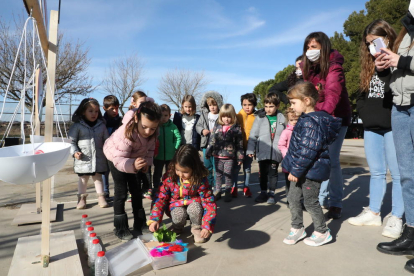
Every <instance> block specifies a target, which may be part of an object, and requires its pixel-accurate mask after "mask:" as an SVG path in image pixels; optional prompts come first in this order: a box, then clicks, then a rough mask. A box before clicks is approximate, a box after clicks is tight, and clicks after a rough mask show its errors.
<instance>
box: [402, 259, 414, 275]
mask: <svg viewBox="0 0 414 276" xmlns="http://www.w3.org/2000/svg"><path fill="white" fill-rule="evenodd" d="M404 268H405V270H407V271H408V272H411V273H414V259H411V260H409V261H408V262H406V263H405V266H404Z"/></svg>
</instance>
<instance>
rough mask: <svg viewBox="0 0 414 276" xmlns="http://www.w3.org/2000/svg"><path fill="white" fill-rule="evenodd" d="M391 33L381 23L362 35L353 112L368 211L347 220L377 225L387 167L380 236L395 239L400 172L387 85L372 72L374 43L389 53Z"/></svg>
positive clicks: (401, 206) (398, 226) (401, 210)
mask: <svg viewBox="0 0 414 276" xmlns="http://www.w3.org/2000/svg"><path fill="white" fill-rule="evenodd" d="M396 37H397V35H396V33H395V31H394V29H393V28H392V27H391V26H390V25H389V24H388V23H387V22H386V21H384V20H382V19H378V20H375V21H373V22H371V23H370V24H369V25H368V26H367V27H366V28H365V31H364V34H363V36H362V41H361V47H360V61H361V62H360V63H361V74H360V77H361V83H360V91H361V93H360V96H359V97H358V100H357V111H358V113H359V116H360V117H361V119H362V122H363V125H364V147H365V155H366V157H367V162H368V166H369V170H370V172H371V180H370V187H369V190H370V196H369V207H364V210H363V211H362V213H361V214H359V215H358V216H357V217H353V218H350V219H349V220H348V222H349V223H350V224H352V225H375V226H380V225H381V215H380V210H381V204H382V200H383V199H384V195H385V191H386V188H387V181H386V174H387V166H388V167H389V169H390V172H391V176H392V184H393V188H392V215H391V216H390V217H389V219H388V222H387V225H386V226H385V228H384V230H383V232H382V235H384V236H386V237H390V238H395V239H396V238H398V237H399V236H400V234H401V229H402V220H401V218H402V216H403V214H404V203H403V200H402V193H401V183H400V172H399V170H398V163H397V155H396V153H395V146H394V139H393V137H392V130H391V107H392V94H391V93H392V92H391V90H390V87H389V83H384V82H383V81H381V80H380V79H379V78H378V74H377V72H375V64H374V60H375V57H374V55H375V54H376V50H375V45H374V43H375V42H374V40H375V39H383V40H384V42H385V44H387V45H388V48H390V49H392V47H393V46H394V41H395V38H396Z"/></svg>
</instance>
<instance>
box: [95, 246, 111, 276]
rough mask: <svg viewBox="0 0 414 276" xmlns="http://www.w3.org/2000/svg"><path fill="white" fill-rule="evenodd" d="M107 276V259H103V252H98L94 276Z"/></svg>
mask: <svg viewBox="0 0 414 276" xmlns="http://www.w3.org/2000/svg"><path fill="white" fill-rule="evenodd" d="M107 275H108V259H107V258H106V257H105V252H103V251H99V252H98V254H97V256H96V259H95V276H107Z"/></svg>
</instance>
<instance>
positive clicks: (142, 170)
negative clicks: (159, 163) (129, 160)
mask: <svg viewBox="0 0 414 276" xmlns="http://www.w3.org/2000/svg"><path fill="white" fill-rule="evenodd" d="M147 171H148V166H147V165H145V167H143V168H142V169H141V172H143V173H146V172H147Z"/></svg>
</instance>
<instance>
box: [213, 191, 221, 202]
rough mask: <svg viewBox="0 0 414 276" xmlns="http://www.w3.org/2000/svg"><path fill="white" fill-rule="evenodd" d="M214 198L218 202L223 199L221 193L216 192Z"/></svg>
mask: <svg viewBox="0 0 414 276" xmlns="http://www.w3.org/2000/svg"><path fill="white" fill-rule="evenodd" d="M214 198H215V199H216V201H217V200H219V199H221V191H215V192H214Z"/></svg>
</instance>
